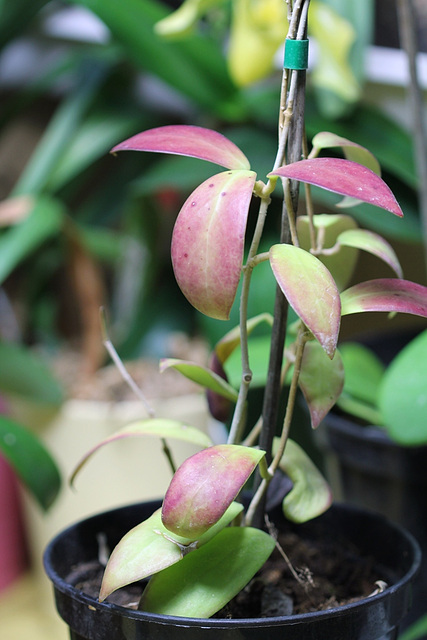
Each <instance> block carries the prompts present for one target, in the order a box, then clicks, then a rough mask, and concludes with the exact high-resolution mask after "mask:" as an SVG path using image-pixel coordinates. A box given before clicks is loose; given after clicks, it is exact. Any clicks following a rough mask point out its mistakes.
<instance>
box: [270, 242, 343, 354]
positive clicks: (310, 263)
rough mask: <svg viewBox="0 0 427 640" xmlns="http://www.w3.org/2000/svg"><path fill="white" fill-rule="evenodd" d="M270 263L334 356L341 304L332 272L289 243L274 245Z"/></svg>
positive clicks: (294, 305)
mask: <svg viewBox="0 0 427 640" xmlns="http://www.w3.org/2000/svg"><path fill="white" fill-rule="evenodd" d="M270 264H271V268H272V270H273V273H274V276H275V278H276V280H277V282H278V284H279V286H280V288H281V289H282V291H283V293H284V294H285V296H286V297H287V299H288V300H289V304H290V305H291V307H292V308H293V309H294V310H295V312H296V313H297V314H298V315H299V317H300V318H301V320H302V321H303V322H304V324H305V325H306V326H307V327H308V328H309V330H310V331H311V332H312V334H313V335H314V336H315V337H316V338H317V340H318V341H319V342H320V344H321V345H322V347H323V349H324V350H325V352H326V353H327V354H328V356H329V357H330V358H332V357H333V355H334V353H335V348H336V345H337V340H338V333H339V327H340V311H341V304H340V296H339V292H338V289H337V286H336V284H335V282H334V280H333V278H332V276H331V274H330V273H329V271H328V270H327V268H326V267H325V266H324V265H323V264H322V263H321V262H320V260H318V259H317V258H316V257H315V256H313V255H312V254H311V253H309V252H308V251H304V249H300V248H299V247H294V246H293V245H290V244H277V245H274V246H273V247H271V250H270Z"/></svg>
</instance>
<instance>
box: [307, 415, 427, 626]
mask: <svg viewBox="0 0 427 640" xmlns="http://www.w3.org/2000/svg"><path fill="white" fill-rule="evenodd" d="M320 435H321V436H322V448H323V449H324V451H325V459H326V461H327V469H328V476H329V479H330V482H331V484H332V488H333V491H334V495H336V496H339V499H341V500H345V501H346V502H349V503H351V504H354V505H357V506H359V507H365V508H369V509H373V510H375V511H376V512H378V513H381V514H383V515H385V516H386V517H388V518H390V519H391V520H393V521H394V522H396V523H398V524H401V525H402V526H404V527H405V528H407V529H408V530H409V531H410V532H411V533H412V534H413V535H414V536H415V538H416V539H417V541H418V542H419V544H420V547H421V550H422V553H423V560H422V565H421V571H420V575H419V577H418V579H417V582H416V585H415V589H414V603H413V607H412V610H411V612H410V615H409V616H408V619H407V622H408V624H409V623H410V622H411V621H414V620H417V619H418V618H419V617H420V616H421V615H423V614H424V613H425V612H426V610H427V604H426V603H427V500H426V495H427V474H426V468H427V447H426V446H423V447H402V446H400V445H398V444H396V443H395V442H393V441H392V440H390V438H389V437H388V436H387V434H386V433H385V431H384V430H383V429H381V428H380V427H376V426H362V425H359V424H357V423H356V422H354V421H352V420H351V419H349V418H346V417H345V416H343V415H339V414H338V413H331V414H330V415H329V416H328V417H327V419H326V420H325V423H324V425H322V427H321V433H320Z"/></svg>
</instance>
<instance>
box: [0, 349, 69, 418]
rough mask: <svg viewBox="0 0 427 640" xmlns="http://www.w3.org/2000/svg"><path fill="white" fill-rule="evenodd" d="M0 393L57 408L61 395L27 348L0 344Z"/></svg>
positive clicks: (40, 359) (41, 361) (40, 363)
mask: <svg viewBox="0 0 427 640" xmlns="http://www.w3.org/2000/svg"><path fill="white" fill-rule="evenodd" d="M0 362H2V363H3V365H2V366H1V367H0V392H1V393H5V394H9V395H11V396H15V397H19V398H21V399H26V400H29V401H31V402H34V403H37V404H44V405H51V406H54V407H59V406H60V404H61V403H62V402H63V400H64V391H63V389H62V387H61V385H60V384H59V382H58V381H57V380H56V378H55V376H54V375H53V373H52V372H51V370H50V369H49V367H48V366H47V364H46V363H45V361H44V360H43V359H42V358H41V357H38V356H37V355H36V354H35V353H33V352H32V351H31V350H30V349H29V348H26V347H23V346H22V345H20V344H15V343H11V342H0Z"/></svg>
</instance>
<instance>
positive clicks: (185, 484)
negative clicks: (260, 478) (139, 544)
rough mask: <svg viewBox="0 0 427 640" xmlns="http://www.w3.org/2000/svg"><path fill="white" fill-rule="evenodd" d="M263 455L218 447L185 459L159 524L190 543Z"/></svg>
mask: <svg viewBox="0 0 427 640" xmlns="http://www.w3.org/2000/svg"><path fill="white" fill-rule="evenodd" d="M264 455H265V451H260V450H259V449H252V448H251V447H243V446H240V445H230V444H222V445H216V446H214V447H210V448H209V449H205V450H204V451H200V452H199V453H196V454H195V455H193V456H191V457H190V458H187V460H185V461H184V462H183V463H182V465H181V466H180V467H179V468H178V470H177V471H176V473H175V475H174V477H173V478H172V482H171V483H170V485H169V488H168V490H167V492H166V496H165V499H164V502H163V507H162V521H163V524H164V525H165V527H166V528H167V529H169V531H172V532H173V533H177V534H178V535H181V536H185V537H187V538H192V539H193V540H194V539H196V538H198V537H199V536H201V535H202V534H203V533H204V532H205V531H207V530H208V529H209V528H210V527H211V526H212V525H213V524H215V522H217V521H218V520H219V518H220V517H221V516H222V515H223V513H224V512H225V511H226V510H227V508H228V507H229V505H230V504H231V503H232V502H233V500H234V499H235V498H236V496H237V495H238V494H239V492H240V490H241V489H242V487H243V485H244V484H245V483H246V481H247V480H248V478H249V476H250V475H251V474H252V472H253V471H254V469H255V467H256V466H257V464H258V463H259V461H260V460H261V458H262V457H263V456H264Z"/></svg>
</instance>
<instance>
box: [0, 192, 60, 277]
mask: <svg viewBox="0 0 427 640" xmlns="http://www.w3.org/2000/svg"><path fill="white" fill-rule="evenodd" d="M63 223H64V210H63V207H62V204H61V203H60V202H59V201H57V200H53V199H52V198H49V197H45V196H40V197H39V198H37V199H36V200H35V201H34V206H33V209H32V211H31V213H30V215H29V216H28V217H27V218H25V220H23V221H22V222H20V223H19V224H16V225H14V226H13V227H10V228H9V229H7V230H6V231H4V232H3V233H2V234H1V236H0V283H1V282H3V281H4V280H5V279H6V278H7V277H8V276H9V275H10V274H11V273H12V271H13V270H14V269H15V268H16V267H17V266H18V265H19V264H20V263H21V262H22V261H23V260H24V259H25V258H27V257H28V256H29V255H30V254H31V253H32V252H33V251H35V250H36V249H37V248H38V247H39V246H40V245H42V244H43V243H44V242H45V241H46V240H48V239H49V238H51V237H52V236H55V235H57V234H58V233H59V232H60V231H61V228H62V225H63Z"/></svg>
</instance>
